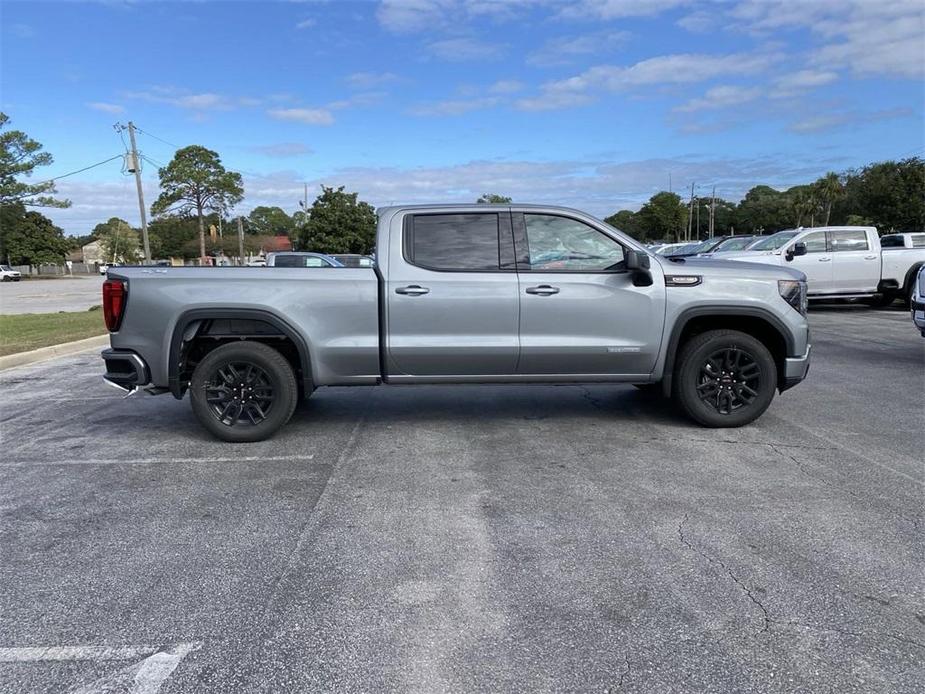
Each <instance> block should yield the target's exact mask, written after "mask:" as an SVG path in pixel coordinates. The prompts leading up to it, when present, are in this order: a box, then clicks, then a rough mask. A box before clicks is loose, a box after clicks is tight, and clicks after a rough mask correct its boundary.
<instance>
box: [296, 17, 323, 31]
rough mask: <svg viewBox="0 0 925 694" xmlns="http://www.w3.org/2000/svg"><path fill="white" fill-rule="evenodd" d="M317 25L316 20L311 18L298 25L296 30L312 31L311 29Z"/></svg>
mask: <svg viewBox="0 0 925 694" xmlns="http://www.w3.org/2000/svg"><path fill="white" fill-rule="evenodd" d="M317 23H318V22H317V20H314V19H312V18H311V17H309V18H308V19H303V20H302V21H301V22H299V23H298V24H296V25H295V28H296V29H310V28H311V27H313V26H315V25H316V24H317Z"/></svg>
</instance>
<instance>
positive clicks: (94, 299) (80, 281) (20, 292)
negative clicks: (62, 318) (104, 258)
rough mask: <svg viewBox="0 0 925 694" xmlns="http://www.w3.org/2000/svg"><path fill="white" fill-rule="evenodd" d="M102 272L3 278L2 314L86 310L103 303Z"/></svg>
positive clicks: (0, 302)
mask: <svg viewBox="0 0 925 694" xmlns="http://www.w3.org/2000/svg"><path fill="white" fill-rule="evenodd" d="M103 279H104V278H103V277H102V276H101V275H79V276H76V277H70V278H66V279H47V280H22V281H21V282H0V315H10V314H14V313H57V312H58V311H86V310H87V309H88V308H90V307H91V306H97V305H99V304H100V303H102V298H101V295H102V291H103V290H102V284H103Z"/></svg>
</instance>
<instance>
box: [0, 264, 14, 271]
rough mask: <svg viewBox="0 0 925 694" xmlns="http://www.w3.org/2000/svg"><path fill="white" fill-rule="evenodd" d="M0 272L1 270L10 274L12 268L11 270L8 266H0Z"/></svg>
mask: <svg viewBox="0 0 925 694" xmlns="http://www.w3.org/2000/svg"><path fill="white" fill-rule="evenodd" d="M0 270H3V271H4V272H12V271H13V268H11V267H10V266H9V265H0Z"/></svg>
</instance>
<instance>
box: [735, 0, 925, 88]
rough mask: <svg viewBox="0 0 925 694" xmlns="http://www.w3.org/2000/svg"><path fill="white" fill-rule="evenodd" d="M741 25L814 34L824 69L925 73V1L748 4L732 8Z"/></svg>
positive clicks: (815, 55)
mask: <svg viewBox="0 0 925 694" xmlns="http://www.w3.org/2000/svg"><path fill="white" fill-rule="evenodd" d="M730 16H731V17H732V18H733V20H734V21H735V22H737V24H738V26H739V27H742V28H745V29H747V30H750V31H752V32H757V33H771V32H774V33H775V35H779V34H780V32H781V31H786V30H804V29H805V30H808V31H811V32H813V33H814V34H816V35H817V36H818V37H819V38H818V39H816V40H815V41H814V44H818V43H819V42H820V41H821V43H822V45H821V46H820V47H818V48H816V49H815V50H814V51H813V52H812V54H811V60H812V62H813V63H814V64H816V65H819V66H821V67H824V68H830V69H832V68H848V69H849V70H851V71H852V72H853V73H854V74H856V75H858V76H861V77H867V76H877V75H882V76H887V77H897V78H916V77H921V76H922V75H923V74H925V5H923V3H922V2H921V0H889V1H880V0H814V2H793V1H792V0H743V2H740V3H739V4H738V5H736V6H735V7H734V8H733V9H731V10H730Z"/></svg>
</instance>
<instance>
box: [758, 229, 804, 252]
mask: <svg viewBox="0 0 925 694" xmlns="http://www.w3.org/2000/svg"><path fill="white" fill-rule="evenodd" d="M798 233H799V232H797V231H778V232H777V233H776V234H771V235H770V236H768V237H767V238H766V239H762V240H761V241H759V242H758V243H756V244H754V245H752V246H749V248H748V250H750V251H776V250H777V249H778V248H782V247H783V245H784V244H785V243H787V242H788V241H789V240H790V239H792V238H793V237H794V236H796V235H797V234H798Z"/></svg>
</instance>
